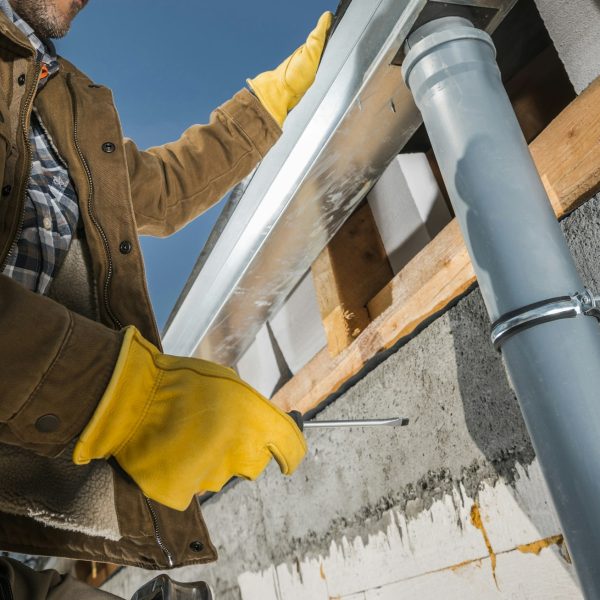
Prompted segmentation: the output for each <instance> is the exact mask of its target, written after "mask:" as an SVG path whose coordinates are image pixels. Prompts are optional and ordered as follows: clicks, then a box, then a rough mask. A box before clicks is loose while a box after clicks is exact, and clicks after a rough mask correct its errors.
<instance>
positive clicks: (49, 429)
mask: <svg viewBox="0 0 600 600" xmlns="http://www.w3.org/2000/svg"><path fill="white" fill-rule="evenodd" d="M59 427H60V419H59V418H58V417H57V416H56V415H44V416H43V417H40V418H39V419H38V420H37V421H36V422H35V428H36V429H37V430H38V431H39V432H41V433H53V432H55V431H57V430H58V429H59Z"/></svg>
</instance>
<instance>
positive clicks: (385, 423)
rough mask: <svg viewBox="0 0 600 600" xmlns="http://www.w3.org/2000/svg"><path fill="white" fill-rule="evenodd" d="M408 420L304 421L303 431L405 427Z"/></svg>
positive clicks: (397, 418) (400, 418)
mask: <svg viewBox="0 0 600 600" xmlns="http://www.w3.org/2000/svg"><path fill="white" fill-rule="evenodd" d="M406 425H408V419H404V418H402V417H393V418H391V419H358V420H352V419H348V420H346V421H304V429H319V428H322V427H325V428H331V427H334V428H335V427H406Z"/></svg>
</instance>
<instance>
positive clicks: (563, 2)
mask: <svg viewBox="0 0 600 600" xmlns="http://www.w3.org/2000/svg"><path fill="white" fill-rule="evenodd" d="M535 3H536V5H537V7H538V10H539V11H540V14H541V16H542V19H543V20H544V23H545V25H546V28H547V29H548V33H549V34H550V37H551V38H552V41H553V42H554V45H555V46H556V49H557V51H558V54H559V56H560V58H561V60H562V61H563V63H564V65H565V69H566V71H567V74H568V75H569V78H570V80H571V82H572V83H573V86H574V87H575V91H576V92H577V93H578V94H580V93H581V92H582V91H583V90H584V89H585V88H586V87H587V86H588V85H589V84H590V83H591V82H592V81H594V79H596V78H597V77H598V76H599V75H600V2H599V1H598V0H535Z"/></svg>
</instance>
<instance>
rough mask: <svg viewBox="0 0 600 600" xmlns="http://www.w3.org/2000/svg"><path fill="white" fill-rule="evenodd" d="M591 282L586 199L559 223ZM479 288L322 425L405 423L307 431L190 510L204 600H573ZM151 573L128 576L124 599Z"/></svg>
mask: <svg viewBox="0 0 600 600" xmlns="http://www.w3.org/2000/svg"><path fill="white" fill-rule="evenodd" d="M563 229H564V231H565V234H566V237H567V239H568V241H569V244H570V246H571V248H572V250H573V253H574V256H575V257H576V260H577V263H578V265H579V268H580V269H581V272H582V275H583V277H584V279H585V282H586V283H587V284H588V285H589V286H590V287H591V288H592V289H596V290H598V289H600V243H599V242H600V197H599V198H596V199H593V200H592V201H590V202H589V203H587V204H586V205H584V206H583V207H582V208H580V209H579V210H578V211H576V212H575V213H574V214H573V215H572V216H571V217H569V218H568V219H566V220H565V221H564V222H563ZM488 335H489V321H488V318H487V315H486V312H485V309H484V307H483V303H482V301H481V298H480V295H479V292H478V291H474V292H473V293H471V294H470V295H469V296H467V297H466V298H464V299H463V300H461V301H460V302H459V303H458V305H457V306H455V307H454V308H452V309H451V310H449V311H448V312H447V313H446V314H445V315H444V316H442V317H441V318H439V319H437V320H436V321H435V322H434V323H433V324H431V325H430V326H429V327H428V328H427V329H426V330H424V331H423V332H422V333H421V334H420V335H419V336H418V337H416V338H415V339H413V340H412V341H410V342H409V343H408V344H406V345H405V346H403V347H402V348H400V349H399V350H398V351H397V352H396V353H395V354H393V355H392V356H390V357H389V358H388V359H387V360H386V361H385V362H384V363H382V364H381V365H379V366H378V367H377V368H376V369H375V370H374V371H372V372H371V373H370V374H368V375H367V376H366V377H365V378H363V379H362V380H361V381H360V382H359V383H357V384H356V385H355V386H354V387H353V388H352V389H350V390H349V391H348V392H347V393H346V394H345V395H344V396H343V397H341V398H340V399H339V400H338V401H336V402H335V403H334V404H333V405H331V406H330V407H329V408H328V409H327V410H326V411H325V413H324V414H322V416H321V418H357V417H373V416H388V415H396V414H398V415H405V416H407V417H409V418H410V419H411V424H410V426H409V427H406V428H401V429H392V430H383V429H380V430H375V429H372V430H369V429H353V430H349V431H343V430H331V431H325V432H316V431H310V432H308V433H307V437H308V441H309V445H310V453H309V456H308V457H307V459H306V461H305V462H304V463H303V465H302V466H301V468H300V469H299V471H298V472H297V473H296V474H295V475H294V476H293V477H291V478H283V477H282V476H281V475H280V474H279V473H278V471H277V469H276V467H272V468H270V469H269V470H268V471H267V473H266V474H265V475H264V476H263V477H261V478H260V480H259V481H258V482H256V483H251V482H240V483H238V484H236V485H234V486H232V487H231V488H229V489H227V490H225V491H224V492H223V493H222V494H221V495H219V496H217V497H215V498H214V499H213V500H211V501H210V502H208V503H207V504H206V505H205V506H204V512H205V516H206V519H207V522H208V525H209V528H210V529H211V530H212V532H213V536H214V540H215V543H216V545H217V547H218V549H219V553H220V560H219V562H217V563H216V564H214V565H207V566H204V567H188V568H185V569H181V570H179V572H177V571H176V572H174V573H173V574H172V575H173V576H174V577H179V578H181V579H187V580H193V579H202V578H204V579H207V580H208V581H209V582H210V583H211V584H212V585H213V586H214V588H215V591H216V592H217V598H218V600H240V599H243V600H255V599H256V600H267V599H269V600H270V599H277V600H283V599H285V600H292V599H296V598H298V599H300V598H301V599H303V600H329V599H331V598H340V599H344V600H375V599H381V600H383V599H388V598H389V599H398V598H415V597H420V598H425V599H429V598H432V599H433V598H444V599H454V598H456V599H458V598H460V599H461V600H463V599H467V600H470V599H472V600H475V599H477V600H480V599H487V598H494V599H495V598H511V599H522V600H532V599H533V600H536V599H540V600H541V599H542V598H543V599H544V600H551V599H554V600H575V599H577V598H581V594H580V592H579V590H578V587H577V584H576V580H575V575H574V572H573V568H572V566H571V564H570V560H569V557H568V551H567V549H566V548H565V545H564V544H563V543H562V539H561V537H560V528H559V525H558V523H557V520H556V517H555V515H554V512H553V510H552V507H551V505H550V502H549V499H548V496H547V492H546V489H545V486H544V483H543V480H542V478H541V475H540V472H539V467H538V465H537V462H536V459H535V454H534V451H533V449H532V447H531V443H530V440H529V437H528V434H527V431H526V429H525V426H524V423H523V420H522V417H521V414H520V411H519V407H518V404H517V402H516V399H515V397H514V394H513V392H512V390H511V388H510V385H509V383H508V381H507V378H506V374H505V371H504V368H503V365H502V361H501V357H500V355H499V354H497V353H496V352H495V351H494V350H493V349H492V348H491V345H490V342H489V337H488ZM153 576H154V574H152V573H148V572H144V571H140V570H136V569H127V570H125V571H124V572H122V573H120V574H119V575H117V576H116V577H114V578H113V579H112V580H111V581H110V582H109V583H108V584H107V585H106V589H107V590H109V591H112V592H113V593H116V594H120V595H122V596H123V597H129V595H131V594H132V593H133V591H134V590H135V588H136V587H137V586H138V585H140V584H141V583H143V582H145V581H147V580H149V579H150V578H152V577H153Z"/></svg>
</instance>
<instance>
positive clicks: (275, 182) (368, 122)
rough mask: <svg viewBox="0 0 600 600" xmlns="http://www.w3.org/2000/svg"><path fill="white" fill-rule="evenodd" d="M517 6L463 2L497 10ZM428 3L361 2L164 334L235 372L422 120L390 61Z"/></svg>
mask: <svg viewBox="0 0 600 600" xmlns="http://www.w3.org/2000/svg"><path fill="white" fill-rule="evenodd" d="M515 1H516V0H473V1H472V2H469V1H464V0H460V1H456V2H454V3H438V4H458V5H475V6H482V7H488V8H494V9H498V13H497V15H496V17H495V18H494V19H493V20H492V21H491V22H490V23H489V26H488V29H489V30H493V29H495V27H496V26H497V25H498V24H499V23H500V22H501V20H502V19H503V18H504V16H505V15H506V13H507V12H508V11H509V10H510V8H511V7H512V6H513V5H514V3H515ZM425 5H426V2H425V0H355V1H354V2H352V3H351V4H350V6H349V7H348V9H347V11H346V14H345V15H344V18H343V20H342V21H341V22H340V24H339V26H338V28H337V30H336V31H335V34H334V35H333V36H332V38H331V39H330V41H329V44H328V47H327V50H326V53H325V56H324V58H323V61H322V64H321V67H320V69H319V73H318V75H317V80H316V82H315V84H314V85H313V86H312V88H311V89H310V90H309V92H308V93H307V95H306V96H305V98H304V99H303V101H302V102H301V103H300V105H299V106H298V107H297V108H296V109H295V110H294V111H293V112H292V113H291V115H290V117H289V118H288V120H287V122H286V125H285V131H284V135H283V136H282V138H281V140H280V141H279V142H278V144H277V145H276V147H275V148H273V150H272V151H271V152H270V153H269V154H268V155H267V157H266V158H265V159H264V161H263V162H262V164H261V165H260V167H259V168H258V169H257V171H256V173H255V175H254V177H253V179H252V181H251V182H250V184H249V185H248V187H247V189H246V191H245V193H244V195H243V197H242V198H241V200H240V202H239V204H238V206H237V208H236V210H235V212H234V214H233V215H232V217H231V219H230V220H229V222H228V223H227V226H226V227H225V228H224V230H223V232H222V234H221V236H220V238H219V239H218V241H217V242H216V244H215V245H214V248H213V250H212V252H211V253H210V255H209V256H208V257H207V259H206V262H205V264H204V266H203V268H202V270H201V272H200V273H199V274H198V277H197V279H196V280H195V282H194V283H193V285H192V286H191V288H190V290H189V292H188V294H187V296H186V298H185V300H184V301H183V302H182V304H181V307H180V309H179V311H178V313H177V314H176V315H175V317H174V318H173V320H172V322H171V324H170V326H169V327H168V329H167V331H166V332H165V335H164V340H163V341H164V347H165V350H166V351H167V352H170V353H173V354H179V355H196V356H199V357H202V358H206V359H209V360H214V361H217V362H220V363H225V364H234V363H235V361H236V360H237V358H239V356H240V355H241V354H242V353H243V352H244V351H245V349H246V348H247V347H248V345H249V344H250V343H251V341H252V339H253V338H254V336H255V335H256V332H257V331H258V329H259V328H260V326H261V325H262V324H263V323H264V322H265V321H266V320H268V318H269V317H270V316H271V315H273V314H275V313H276V311H277V309H278V308H279V307H280V306H281V304H282V303H283V301H284V300H285V298H286V296H287V295H288V293H289V292H290V291H291V290H292V289H293V287H294V285H295V284H296V283H297V282H298V281H299V280H300V279H301V277H302V276H303V275H304V274H305V273H306V271H307V269H308V268H309V267H310V265H311V263H312V262H313V261H314V260H315V258H316V257H317V255H318V254H319V252H320V251H321V250H322V249H323V247H324V246H325V245H326V244H327V243H328V241H329V240H330V239H331V237H332V236H333V235H334V234H335V232H336V231H337V230H338V229H339V227H340V226H341V225H342V224H343V222H344V221H345V219H346V218H347V217H348V216H349V214H350V213H351V212H352V210H353V208H354V207H355V206H356V204H357V203H358V202H359V201H360V200H362V199H363V198H364V196H365V195H366V193H367V192H368V190H369V189H370V188H371V186H372V185H373V184H374V183H375V181H376V180H377V179H378V178H379V176H380V175H381V174H382V172H383V171H384V170H385V168H386V166H387V165H388V164H389V163H390V161H391V160H392V159H393V157H394V156H395V155H396V154H397V153H398V152H399V151H400V150H401V149H402V147H403V146H404V144H405V143H406V141H407V140H408V139H409V138H410V136H411V135H412V133H413V132H414V131H415V130H416V128H417V127H418V126H419V125H420V123H421V118H420V115H419V113H418V111H417V109H416V107H415V105H414V102H413V100H412V96H411V94H410V92H409V91H408V90H407V88H406V86H405V84H404V82H403V80H402V75H401V72H400V69H399V68H398V67H396V66H394V65H392V61H393V60H394V58H395V57H396V56H397V54H398V52H399V50H400V49H401V47H402V45H403V43H404V41H405V39H406V36H407V35H408V33H409V32H410V30H411V28H412V26H413V24H414V23H415V21H416V20H417V18H418V17H419V15H420V13H421V11H422V9H423V7H424V6H425Z"/></svg>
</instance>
